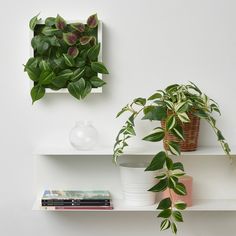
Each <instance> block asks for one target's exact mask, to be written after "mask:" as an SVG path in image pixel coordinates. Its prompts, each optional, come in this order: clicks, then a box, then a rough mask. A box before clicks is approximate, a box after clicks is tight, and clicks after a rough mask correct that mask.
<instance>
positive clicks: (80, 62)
mask: <svg viewBox="0 0 236 236" xmlns="http://www.w3.org/2000/svg"><path fill="white" fill-rule="evenodd" d="M80 55H81V53H80ZM75 66H76V67H79V68H84V66H85V60H84V59H83V58H81V56H79V57H77V58H76V59H75Z"/></svg>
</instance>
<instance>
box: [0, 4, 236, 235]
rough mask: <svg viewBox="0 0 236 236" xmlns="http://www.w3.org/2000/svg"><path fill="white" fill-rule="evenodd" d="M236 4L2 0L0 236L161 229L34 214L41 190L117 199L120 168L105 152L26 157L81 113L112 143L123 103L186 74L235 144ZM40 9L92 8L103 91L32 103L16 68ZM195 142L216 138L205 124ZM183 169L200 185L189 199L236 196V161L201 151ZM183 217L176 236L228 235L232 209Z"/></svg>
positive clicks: (46, 12)
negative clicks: (96, 191) (94, 192)
mask: <svg viewBox="0 0 236 236" xmlns="http://www.w3.org/2000/svg"><path fill="white" fill-rule="evenodd" d="M235 8H236V2H235V1H234V0H198V1H193V0H178V1H176V0H166V1H161V0H146V1H137V0H136V1H134V0H130V1H127V0H119V1H109V0H99V1H98V0H97V1H96V0H94V1H88V0H87V1H86V0H73V1H72V0H67V1H55V0H51V1H48V0H47V1H46V0H41V1H26V0H22V1H13V0H8V1H1V6H0V21H1V38H0V65H1V66H0V68H1V70H0V75H1V93H0V107H1V113H0V121H1V122H0V148H1V165H0V183H1V190H0V191H1V200H0V235H6V236H13V235H25V236H31V235H36V236H39V235H45V236H49V235H50V236H51V235H58V236H62V235H68V236H73V235H86V236H90V235H94V234H96V235H137V236H139V235H140V236H141V235H144V234H147V235H150V236H151V235H157V234H159V223H160V222H159V221H158V220H157V219H156V217H155V213H140V214H139V213H137V214H134V213H112V212H111V213H89V212H88V213H76V212H74V213H66V212H65V213H55V212H54V213H50V212H33V211H31V207H32V203H33V201H34V198H35V193H36V191H37V189H38V188H40V187H55V188H56V187H77V186H78V187H79V186H91V187H93V186H98V187H99V186H101V187H108V188H110V189H111V190H112V191H113V192H114V193H115V194H116V195H117V196H118V195H120V190H119V189H120V188H119V178H118V170H117V168H116V167H115V166H113V165H112V163H111V160H110V159H109V157H100V158H101V159H99V161H98V160H96V157H88V158H86V159H85V158H84V159H83V158H81V157H80V158H76V157H60V158H55V157H54V158H53V157H42V158H38V157H33V156H32V152H33V148H34V147H37V146H38V145H40V144H41V143H42V142H43V141H45V140H50V139H52V138H53V140H54V141H55V142H56V141H59V140H60V142H65V143H66V142H68V141H67V136H68V132H69V130H70V129H71V127H72V126H73V125H74V122H75V121H76V120H81V119H90V120H93V123H94V125H95V126H96V127H97V128H98V130H99V131H100V137H101V140H102V141H101V142H102V143H112V142H113V140H114V137H115V134H116V132H117V131H118V129H119V128H120V126H121V124H122V119H120V120H115V119H114V117H115V114H116V113H117V111H118V110H119V109H120V107H121V106H123V105H124V104H126V103H127V102H129V101H130V100H131V99H132V98H134V97H136V96H148V95H149V94H150V93H151V92H153V91H154V90H156V89H160V88H163V87H164V86H166V85H168V84H169V83H182V82H187V81H189V80H191V81H193V82H195V83H197V84H198V85H199V86H200V87H201V88H202V89H203V90H204V91H205V92H206V93H207V94H209V95H210V96H211V97H213V98H214V99H215V100H217V101H218V102H219V104H220V107H221V110H222V116H221V117H220V120H219V127H220V128H221V129H223V131H224V134H225V136H226V137H227V138H228V141H229V143H230V144H231V145H234V144H235V143H234V142H235V139H236V124H235V118H234V116H235V115H236V113H235V111H234V110H233V108H234V101H235V99H236V94H235V86H236V83H235V77H236V67H235V62H236V56H235V55H236V31H235V28H236V27H235V26H236V24H235V22H236V15H235ZM38 12H41V13H42V17H47V16H54V15H56V14H57V13H59V14H61V15H62V16H64V17H65V18H66V19H84V18H86V17H87V16H88V15H90V14H92V13H94V12H97V13H98V16H99V17H100V18H101V19H102V20H103V22H104V42H103V43H104V47H103V55H104V62H105V63H106V65H108V68H109V70H110V72H111V73H110V75H109V76H107V77H106V80H107V84H108V85H107V86H106V87H105V88H104V93H103V94H92V95H91V96H89V97H88V98H87V99H86V100H85V101H76V100H75V99H73V98H72V97H71V96H69V95H68V94H61V95H55V94H54V95H52V94H50V95H47V96H46V97H45V98H44V99H43V100H41V101H39V102H37V103H36V104H35V105H34V106H32V105H31V99H30V95H29V88H28V78H27V76H26V74H24V72H23V67H22V64H23V63H25V62H26V61H27V59H28V57H29V30H28V21H29V19H30V18H31V17H32V16H33V15H35V14H37V13H38ZM140 125H141V124H140ZM142 129H143V127H141V128H140V130H142ZM144 129H145V128H144ZM200 139H201V141H200V143H201V144H202V145H210V144H212V145H213V144H214V145H215V144H216V141H215V138H214V136H213V134H212V131H211V130H210V129H209V128H208V127H207V126H206V125H205V124H202V128H201V136H200ZM97 158H98V157H97ZM94 159H95V160H94ZM96 163H98V164H96ZM186 165H187V168H188V170H189V171H191V173H193V174H194V177H195V180H196V183H197V187H196V189H197V190H198V191H199V192H196V190H195V196H197V195H201V197H204V196H206V197H207V196H208V197H209V196H210V197H214V196H215V197H216V198H217V195H220V196H222V197H224V198H236V190H235V189H236V188H235V187H236V185H235V181H234V179H235V177H236V173H235V166H230V165H229V164H228V162H227V161H226V160H222V159H217V158H216V159H212V158H211V159H209V158H207V157H206V160H204V158H203V159H201V160H194V161H193V162H192V163H191V161H190V160H187V161H186ZM222 170H223V171H222ZM216 173H218V175H216ZM221 173H222V178H221V176H220V174H221ZM84 174H87V176H88V177H87V178H86V177H85V175H84ZM201 174H202V175H201ZM231 174H232V175H231ZM111 176H112V177H113V180H112V181H111ZM212 177H215V178H216V180H214V179H213V178H212ZM201 180H202V181H201ZM204 180H205V181H204ZM206 180H208V181H206ZM219 182H220V183H221V185H223V186H224V188H223V189H222V190H221V189H220V188H219ZM208 190H210V191H208ZM204 194H205V195H204ZM185 221H186V222H185V224H182V225H181V226H180V233H179V235H181V236H182V235H184V236H187V235H188V236H195V235H198V236H206V235H207V236H213V235H214V236H220V235H233V233H234V231H235V230H234V229H235V221H236V213H223V212H221V213H217V212H216V213H185ZM162 235H170V234H169V233H163V234H162Z"/></svg>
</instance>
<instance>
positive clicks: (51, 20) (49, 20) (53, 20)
mask: <svg viewBox="0 0 236 236" xmlns="http://www.w3.org/2000/svg"><path fill="white" fill-rule="evenodd" d="M55 23H56V18H55V17H48V18H46V20H45V25H46V26H49V27H51V26H53V25H55Z"/></svg>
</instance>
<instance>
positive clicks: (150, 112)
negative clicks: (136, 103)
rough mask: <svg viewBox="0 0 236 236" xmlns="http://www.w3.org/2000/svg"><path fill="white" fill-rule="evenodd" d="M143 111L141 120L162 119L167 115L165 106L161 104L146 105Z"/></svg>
mask: <svg viewBox="0 0 236 236" xmlns="http://www.w3.org/2000/svg"><path fill="white" fill-rule="evenodd" d="M144 112H145V116H144V117H143V118H142V120H151V121H152V120H164V119H165V118H166V116H167V112H166V108H165V107H162V106H148V107H146V109H145V110H144Z"/></svg>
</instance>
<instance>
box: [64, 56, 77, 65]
mask: <svg viewBox="0 0 236 236" xmlns="http://www.w3.org/2000/svg"><path fill="white" fill-rule="evenodd" d="M63 57H64V59H65V63H66V65H68V66H69V67H73V66H74V65H75V61H74V59H73V57H72V56H70V55H67V54H63Z"/></svg>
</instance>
